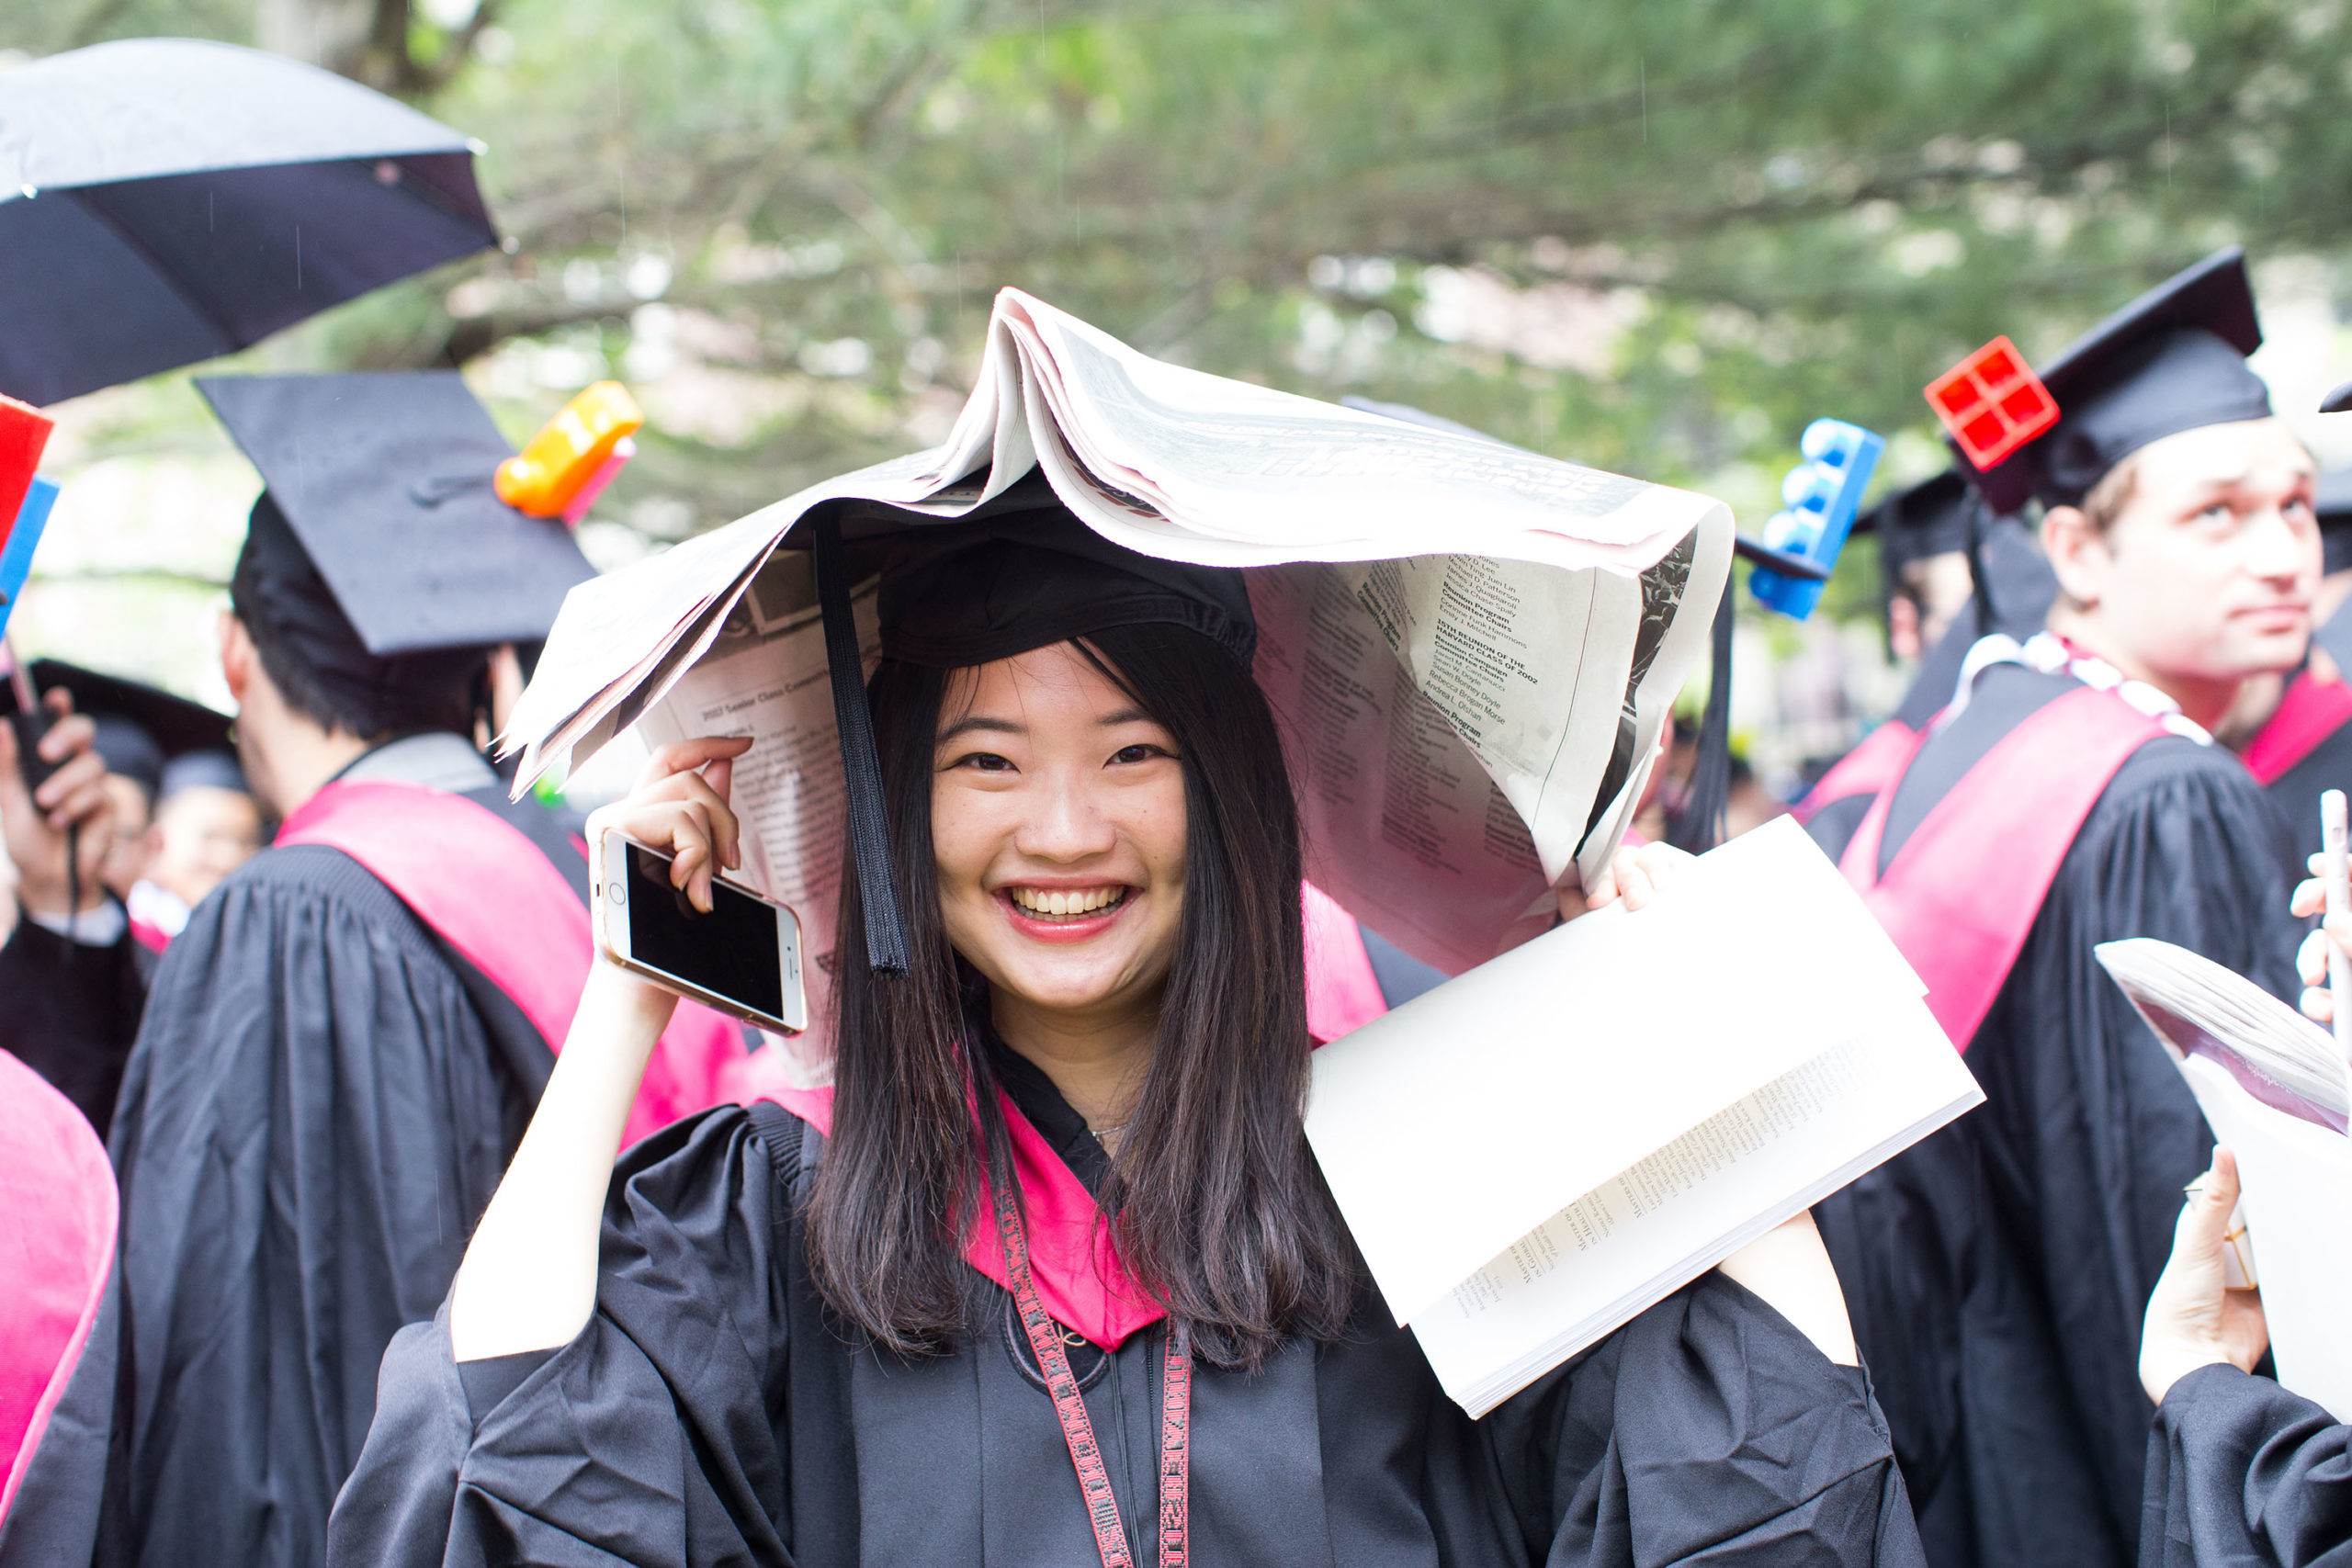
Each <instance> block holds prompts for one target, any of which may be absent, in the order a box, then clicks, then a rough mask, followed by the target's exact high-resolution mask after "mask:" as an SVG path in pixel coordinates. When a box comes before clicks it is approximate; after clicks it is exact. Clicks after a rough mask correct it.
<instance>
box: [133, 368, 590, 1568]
mask: <svg viewBox="0 0 2352 1568" xmlns="http://www.w3.org/2000/svg"><path fill="white" fill-rule="evenodd" d="M204 389H205V390H206V392H207V395H208V396H209V397H210V398H211V400H213V402H214V405H215V407H216V409H217V410H218V411H219V412H221V413H222V414H223V416H224V419H225V421H226V423H229V424H230V426H231V430H232V434H234V435H235V436H236V437H237V438H238V440H239V442H240V444H241V445H242V446H244V447H245V449H246V450H247V451H248V452H249V453H250V454H251V455H252V456H253V457H254V458H255V460H256V466H257V467H259V468H261V469H262V472H263V477H264V479H265V482H266V485H267V486H268V489H267V490H266V491H264V493H263V495H262V497H261V499H260V500H259V501H257V502H255V503H254V510H253V518H252V524H251V528H250V531H249V533H248V534H247V536H246V539H245V543H244V546H243V550H242V552H241V553H240V555H239V557H238V560H237V565H236V570H235V573H234V579H233V581H232V585H231V590H230V601H231V611H232V614H231V618H230V619H229V621H228V622H227V623H226V624H225V626H224V629H223V635H222V662H223V668H224V672H225V673H226V675H227V677H228V681H229V685H230V688H231V690H232V692H233V693H234V694H236V696H237V698H238V700H239V705H240V712H239V716H238V719H237V729H236V741H237V745H238V748H239V751H240V754H241V759H242V761H243V764H244V771H245V773H246V776H247V777H248V779H249V780H250V781H251V783H252V785H253V787H254V791H255V793H256V795H257V796H258V797H259V798H260V799H261V800H262V801H263V803H264V804H265V805H266V807H268V808H269V809H270V811H271V813H272V815H274V816H277V817H279V818H292V817H294V816H295V815H296V814H297V813H298V812H301V811H304V810H306V809H311V808H314V807H316V806H317V805H318V804H319V803H320V802H321V801H322V800H323V799H325V798H327V796H328V795H330V794H331V792H334V791H344V792H345V793H346V795H348V793H349V792H351V791H353V790H357V789H364V791H365V792H367V793H364V794H362V795H360V796H358V798H361V799H365V800H390V801H394V802H399V801H413V802H415V803H416V807H417V808H418V809H422V808H423V807H428V806H435V805H437V806H439V807H443V808H445V809H446V808H447V807H448V803H449V802H448V797H453V796H454V797H457V798H458V807H457V808H458V809H460V810H466V811H474V812H480V813H488V812H492V811H496V812H500V813H505V812H507V811H509V809H510V808H509V807H508V806H507V803H506V800H505V792H504V790H503V788H502V787H500V785H499V783H498V781H497V779H496V778H495V777H494V776H493V775H492V773H491V770H490V768H489V766H488V764H487V763H485V762H484V761H482V760H481V756H480V755H479V753H477V752H476V751H475V750H474V749H473V746H472V743H471V734H472V728H473V720H474V716H475V710H476V707H477V705H478V697H479V686H480V683H481V677H482V673H483V671H484V669H485V667H486V665H487V662H488V660H489V657H490V650H491V648H492V646H493V645H495V644H497V643H499V642H501V641H503V640H505V639H507V638H511V637H518V636H526V635H544V633H545V630H546V628H547V626H548V624H550V623H551V622H552V619H553V615H554V612H555V609H556V607H557V605H558V604H560V600H561V597H562V594H563V592H565V590H566V589H567V588H569V587H570V586H571V583H572V582H574V581H579V580H580V579H582V578H583V577H585V576H587V575H589V568H588V567H587V564H586V562H585V561H584V560H583V559H582V558H581V557H580V555H579V552H578V550H577V548H576V547H574V546H573V545H572V543H571V539H570V537H569V536H568V535H566V534H565V532H564V531H563V529H562V528H561V526H560V525H558V524H553V523H542V522H537V521H535V520H532V519H527V518H525V517H522V516H520V515H519V514H516V513H513V512H511V511H509V510H508V509H506V508H505V507H503V506H502V505H501V504H499V503H498V502H496V500H495V499H494V497H492V494H491V491H490V490H489V483H488V481H489V474H490V470H491V468H492V466H493V465H494V464H495V463H496V461H497V460H498V459H499V457H503V455H504V454H505V453H506V452H507V451H509V450H511V449H510V448H508V447H506V446H504V444H503V442H501V441H500V440H499V439H498V436H497V432H496V429H495V427H494V426H492V424H491V422H490V420H489V417H488V414H487V412H485V411H483V410H482V409H481V407H480V405H479V404H477V403H475V402H474V401H473V400H472V398H471V395H470V394H469V393H468V392H467V391H466V389H465V388H464V386H463V384H462V383H461V382H460V381H459V380H458V378H457V377H456V375H455V374H454V373H447V374H430V375H426V374H415V375H409V374H401V375H391V376H354V377H298V378H255V379H253V380H239V381H225V382H222V381H216V382H210V383H206V384H204ZM511 809H512V812H513V816H512V817H511V818H505V819H506V820H509V821H511V822H512V823H513V825H514V828H515V832H516V836H517V841H518V842H524V840H525V838H526V836H527V837H528V838H529V840H530V841H531V842H537V843H539V844H541V845H543V846H545V849H546V854H547V856H548V857H553V856H556V855H562V856H568V857H570V858H571V861H572V863H573V864H574V865H575V866H580V867H581V871H580V872H579V873H576V874H579V875H581V876H582V881H583V882H584V866H582V863H581V860H580V856H579V854H578V852H577V851H576V850H575V849H573V848H572V846H571V844H570V843H569V842H568V841H567V840H566V838H565V835H564V833H563V830H562V828H561V826H560V824H558V823H556V822H554V821H553V819H552V818H548V816H547V814H545V813H543V812H540V811H539V810H538V808H537V807H530V806H527V805H526V806H524V807H513V808H511ZM388 810H389V812H390V818H391V821H390V828H391V829H394V830H395V831H396V830H397V829H399V828H400V826H401V821H400V818H401V807H399V806H398V805H394V806H392V807H389V808H388ZM418 831H419V832H420V833H424V832H426V831H428V829H425V828H424V827H420V828H419V829H418ZM522 852H523V853H524V854H525V855H526V856H528V857H531V858H533V859H535V860H537V862H538V864H537V869H538V870H539V871H540V872H541V873H542V874H553V873H552V872H550V871H548V866H549V865H550V863H551V859H548V858H541V857H540V855H539V852H537V851H534V850H532V849H531V848H530V847H529V843H528V842H525V843H524V848H523V851H522ZM427 863H428V864H430V863H431V862H430V861H429V860H428V862H427ZM439 874H440V875H441V877H442V879H443V880H444V881H446V882H447V883H449V884H451V885H453V886H454V887H455V888H457V889H458V891H459V892H461V893H463V894H465V895H466V896H468V897H472V898H474V899H477V900H481V901H484V902H489V903H493V904H494V903H495V901H496V900H497V899H498V897H499V896H500V893H499V887H498V885H497V884H498V881H499V878H500V875H501V873H500V871H499V870H498V868H497V867H495V866H487V865H481V864H472V863H447V864H446V865H442V866H441V867H440V868H439ZM582 898H583V899H584V888H583V891H582ZM549 1059H550V1058H549V1055H548V1043H547V1042H546V1041H545V1040H544V1038H542V1037H541V1035H540V1034H539V1033H538V1032H537V1031H536V1030H535V1029H534V1028H533V1027H532V1024H531V1022H530V1021H529V1020H528V1019H527V1018H526V1016H525V1015H524V1014H523V1013H522V1012H521V1011H520V1010H518V1008H517V1007H516V1005H515V1003H514V1002H513V1001H511V1000H509V999H507V998H505V997H504V996H503V993H501V992H500V990H499V989H498V987H497V986H496V985H495V984H492V983H491V982H490V980H489V978H488V977H487V976H485V975H484V974H483V973H482V972H481V970H480V969H479V968H477V967H476V966H474V965H472V964H469V963H468V961H467V960H466V958H465V957H464V955H463V953H461V952H459V951H458V949H457V948H455V947H454V946H453V945H452V944H451V943H450V942H448V941H447V940H445V938H444V937H443V935H442V933H441V932H440V931H438V930H436V929H435V926H434V925H433V924H431V923H430V922H429V921H428V919H426V918H424V916H423V915H421V914H420V913H419V912H418V911H417V910H416V909H415V908H412V906H411V904H410V903H409V902H408V901H407V899H406V898H405V897H404V896H403V895H402V894H401V893H399V892H396V891H395V890H394V887H393V886H390V884H388V883H387V882H386V881H385V880H384V879H383V878H382V877H381V876H379V874H377V873H376V872H374V871H371V870H370V869H369V867H368V865H367V864H363V863H361V862H360V861H358V860H356V859H355V858H354V857H353V855H352V854H351V853H349V852H345V850H342V849H338V848H335V847H333V844H332V843H330V842H320V841H306V842H300V843H294V844H290V845H289V844H286V843H284V842H282V841H281V843H280V845H279V846H278V847H275V848H272V849H269V850H266V851H264V852H262V853H261V854H259V855H257V856H255V857H254V858H253V859H252V860H250V861H248V862H246V863H244V865H243V866H242V867H241V868H240V869H239V870H238V871H236V872H235V873H234V874H232V875H231V876H229V877H228V878H227V879H226V880H225V881H223V882H222V883H221V884H220V886H218V887H216V888H215V889H214V890H213V891H212V893H211V894H210V896H209V897H206V898H205V899H204V901H203V902H202V904H201V905H200V906H199V907H198V908H197V909H196V910H195V911H194V913H193V915H192V916H191V918H190V919H189V921H188V923H187V927H186V929H185V930H183V931H181V933H180V934H179V935H178V936H177V937H176V938H175V940H174V941H173V942H172V943H171V946H170V948H169V950H168V952H167V953H165V955H164V961H163V964H162V965H161V967H160V969H159V970H158V972H157V975H156V978H155V984H154V987H153V992H152V995H151V996H150V998H149V1000H148V1004H147V1008H146V1013H145V1018H144V1021H143V1024H142V1026H141V1030H140V1032H139V1035H138V1040H137V1043H136V1045H135V1046H134V1047H133V1049H132V1051H131V1054H130V1065H129V1070H128V1073H127V1076H126V1077H125V1080H124V1084H123V1089H122V1095H121V1100H120V1103H119V1108H118V1110H117V1112H116V1120H115V1125H114V1129H113V1134H112V1139H111V1152H112V1155H113V1157H114V1161H115V1165H116V1168H117V1170H118V1172H119V1179H120V1182H121V1188H122V1203H123V1222H122V1271H121V1289H122V1303H121V1304H122V1322H123V1339H122V1344H123V1354H122V1357H121V1362H120V1372H119V1378H120V1384H121V1389H122V1394H121V1408H120V1414H119V1419H118V1423H117V1433H116V1438H117V1443H118V1454H117V1458H116V1462H115V1473H114V1475H113V1476H112V1477H111V1480H110V1487H111V1496H110V1509H109V1516H108V1519H107V1532H108V1538H107V1549H106V1550H107V1557H108V1559H109V1560H110V1561H117V1562H126V1563H138V1564H150V1565H160V1564H170V1563H186V1564H189V1565H191V1568H195V1565H203V1568H212V1565H216V1564H223V1563H238V1564H259V1565H266V1568H279V1565H283V1568H310V1565H312V1564H315V1563H316V1562H318V1561H319V1560H320V1558H321V1557H322V1554H323V1552H324V1550H325V1533H326V1518H327V1511H328V1508H329V1507H330V1506H331V1505H332V1503H333V1501H334V1493H335V1488H336V1487H337V1486H339V1485H340V1484H341V1483H342V1481H343V1478H344V1475H345V1472H346V1471H348V1469H349V1468H350V1465H351V1462H352V1461H353V1459H354V1458H355V1457H356V1455H357V1453H358V1451H359V1445H360V1441H361V1439H362V1438H363V1437H364V1436H365V1434H366V1432H367V1430H368V1418H369V1416H370V1414H371V1413H372V1410H373V1407H374V1391H375V1374H376V1368H377V1365H378V1362H379V1359H381V1356H382V1353H383V1348H384V1346H385V1344H386V1343H387V1342H388V1341H389V1340H390V1337H391V1336H392V1333H393V1331H394V1330H395V1329H397V1328H398V1327H400V1325H401V1324H403V1323H408V1322H412V1321H414V1320H416V1319H419V1318H423V1317H426V1316H429V1315H430V1314H431V1313H432V1311H433V1308H434V1304H435V1303H436V1302H438V1301H439V1299H440V1297H441V1294H442V1292H444V1291H446V1290H447V1286H448V1282H449V1278H450V1275H451V1274H452V1272H453V1271H454V1270H455V1269H456V1268H457V1264H458V1256H459V1252H460V1249H461V1248H462V1247H463V1246H464V1240H465V1236H466V1235H467V1233H468V1231H469V1227H470V1226H471V1224H472V1223H473V1221H474V1219H475V1218H476V1217H477V1216H478V1215H479V1214H480V1213H481V1207H482V1205H483V1204H484V1203H485V1202H487V1201H488V1200H489V1197H490V1194H491V1192H492V1190H493V1189H494V1188H495V1186H496V1184H497V1181H498V1177H499V1173H500V1171H501V1170H502V1169H503V1168H504V1165H505V1161H506V1158H507V1156H509V1154H511V1153H512V1151H513V1149H514V1146H515V1142H516V1140H517V1139H518V1138H519V1136H520V1134H521V1132H522V1128H523V1126H524V1124H525V1122H526V1120H527V1118H528V1116H529V1113H530V1109H531V1106H532V1104H533V1103H534V1101H535V1100H536V1099H537V1092H538V1089H539V1088H540V1087H541V1085H542V1084H543V1083H544V1081H545V1077H546V1072H547V1068H548V1064H549Z"/></svg>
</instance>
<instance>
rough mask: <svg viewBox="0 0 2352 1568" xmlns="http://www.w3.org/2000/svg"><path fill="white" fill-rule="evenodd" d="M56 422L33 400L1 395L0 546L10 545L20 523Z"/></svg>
mask: <svg viewBox="0 0 2352 1568" xmlns="http://www.w3.org/2000/svg"><path fill="white" fill-rule="evenodd" d="M55 423H56V422H55V421H53V420H51V418H50V417H49V415H47V414H45V413H43V412H40V410H39V409H37V408H35V407H33V406H32V405H31V404H30V403H20V402H18V401H17V400H16V399H14V398H11V397H7V396H6V395H0V548H5V547H6V545H7V543H8V533H9V530H11V529H13V528H14V527H16V525H17V511H18V510H19V509H20V508H22V507H23V505H24V504H25V491H27V490H28V489H29V488H30V487H31V485H32V482H33V470H34V469H35V468H39V467H40V454H41V448H42V447H44V446H48V445H49V433H50V431H51V429H52V428H53V427H54V425H55Z"/></svg>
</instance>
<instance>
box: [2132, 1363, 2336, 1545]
mask: <svg viewBox="0 0 2352 1568" xmlns="http://www.w3.org/2000/svg"><path fill="white" fill-rule="evenodd" d="M2140 1562H2141V1568H2197V1565H2199V1564H2200V1563H2215V1562H2229V1563H2277V1564H2278V1565H2279V1568H2345V1565H2346V1564H2347V1563H2352V1427H2346V1426H2343V1425H2341V1424H2339V1423H2338V1422H2337V1421H2336V1419H2335V1417H2334V1416H2330V1415H2329V1414H2328V1413H2327V1412H2326V1411H2324V1410H2323V1409H2321V1408H2320V1407H2319V1406H2318V1405H2316V1404H2312V1402H2311V1401H2310V1400H2308V1399H2305V1398H2303V1397H2301V1395H2300V1394H2293V1393H2288V1392H2287V1391H2286V1390H2285V1389H2283V1388H2280V1387H2279V1386H2278V1384H2277V1383H2275V1382H2271V1381H2270V1380H2269V1379H2268V1378H2259V1377H2249V1376H2247V1375H2246V1374H2245V1373H2244V1372H2242V1371H2238V1370H2237V1369H2236V1368H2235V1367H2231V1366H2211V1367H2200V1368H2199V1369H2198V1370H2197V1371H2193V1372H2191V1373H2189V1374H2188V1376H2187V1377H2185V1378H2182V1379H2181V1380H2180V1381H2179V1382H2177V1383H2175V1384H2174V1385H2173V1387H2172V1391H2171V1392H2170V1393H2166V1394H2165V1402H2164V1404H2162V1405H2160V1406H2158V1407H2157V1410H2156V1424H2155V1429H2154V1431H2153V1432H2151V1433H2150V1434H2149V1437H2148V1478H2147V1492H2146V1494H2145V1496H2144V1499H2143V1505H2142V1515H2141V1526H2140Z"/></svg>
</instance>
